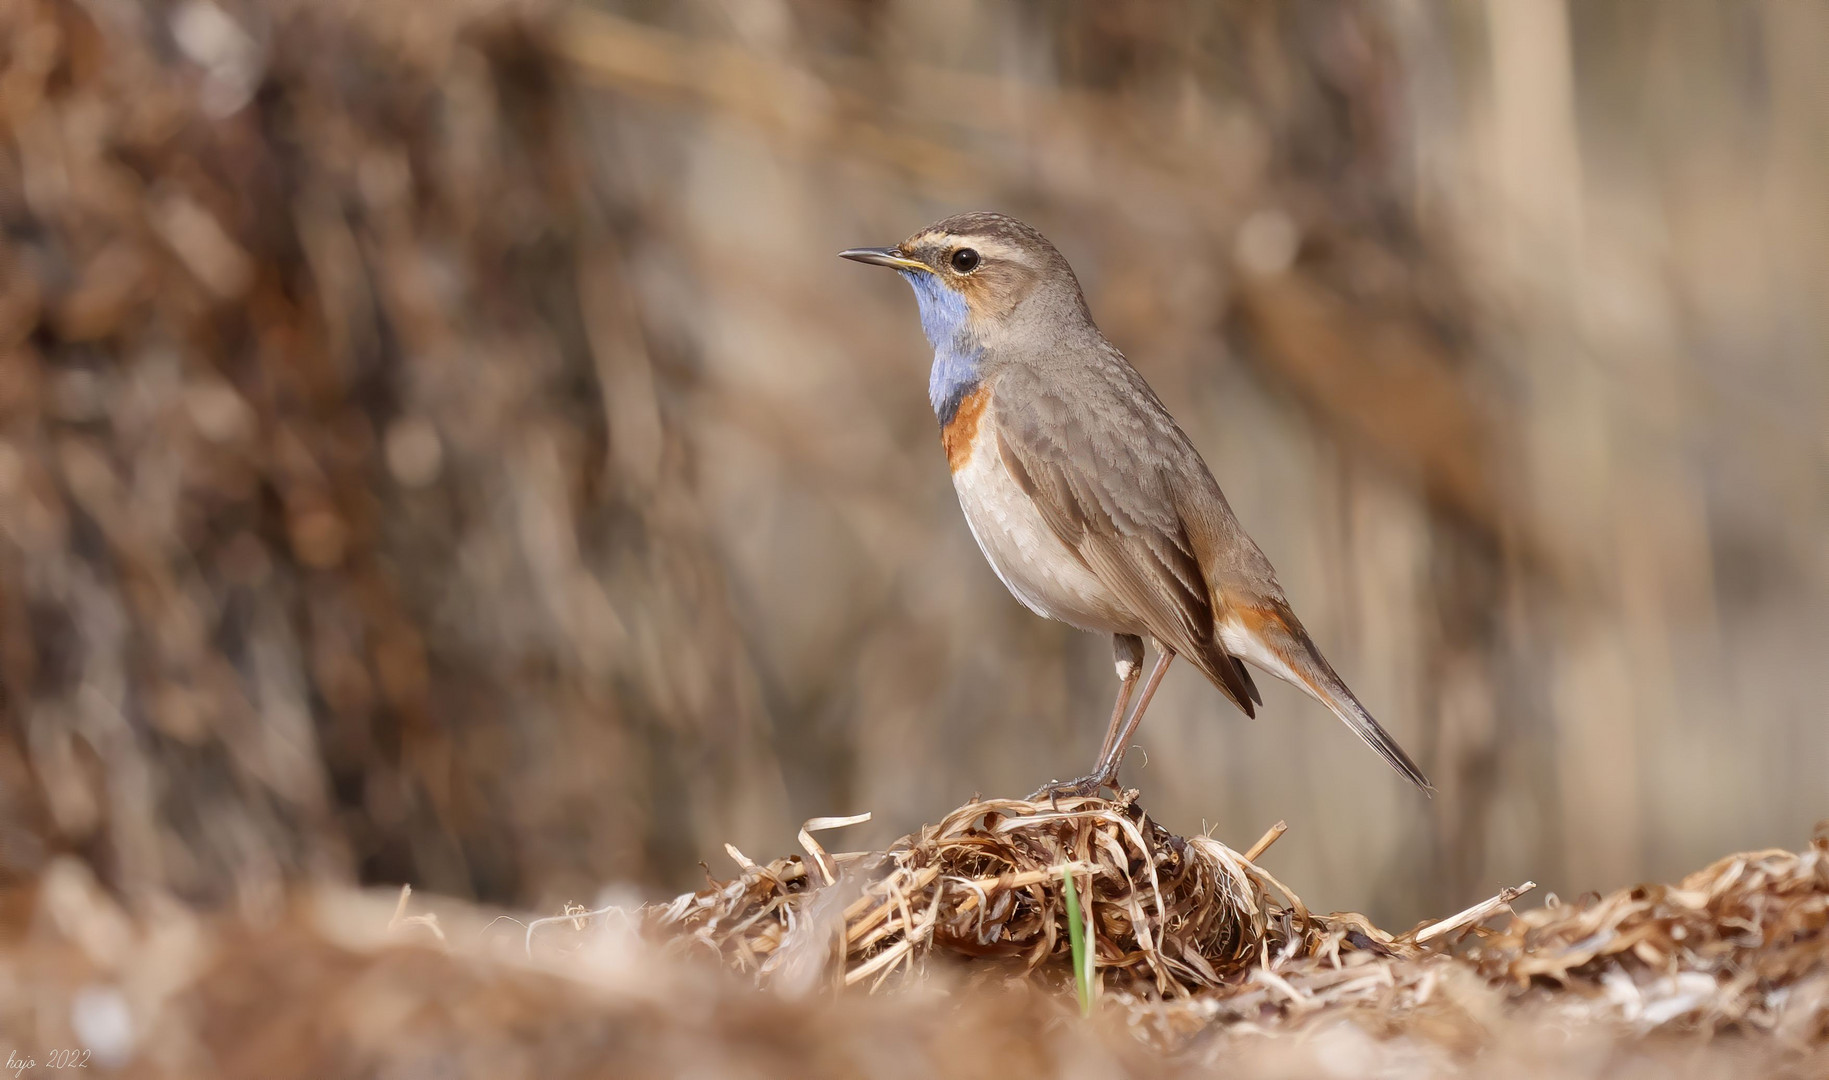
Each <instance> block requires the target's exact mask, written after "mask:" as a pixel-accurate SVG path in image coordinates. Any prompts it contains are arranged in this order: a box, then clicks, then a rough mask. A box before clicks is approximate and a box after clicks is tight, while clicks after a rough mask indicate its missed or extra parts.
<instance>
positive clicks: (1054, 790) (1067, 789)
mask: <svg viewBox="0 0 1829 1080" xmlns="http://www.w3.org/2000/svg"><path fill="white" fill-rule="evenodd" d="M1117 786H1118V785H1117V782H1116V781H1115V780H1112V779H1109V778H1107V777H1103V776H1097V775H1088V776H1082V777H1080V778H1079V779H1077V780H1066V781H1062V780H1053V781H1050V782H1048V783H1046V784H1044V785H1042V786H1041V787H1040V788H1039V789H1037V790H1036V792H1035V793H1034V794H1033V795H1030V796H1029V801H1030V802H1041V801H1042V800H1044V799H1045V800H1047V802H1048V805H1049V806H1051V807H1052V806H1054V801H1055V800H1056V799H1058V798H1060V797H1061V796H1063V795H1066V796H1069V797H1071V798H1077V799H1086V798H1091V797H1093V796H1095V795H1097V794H1099V793H1100V792H1101V791H1104V790H1105V789H1106V788H1111V789H1113V790H1114V791H1115V790H1116V789H1117Z"/></svg>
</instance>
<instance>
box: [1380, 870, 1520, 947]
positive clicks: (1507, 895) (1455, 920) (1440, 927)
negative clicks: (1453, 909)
mask: <svg viewBox="0 0 1829 1080" xmlns="http://www.w3.org/2000/svg"><path fill="white" fill-rule="evenodd" d="M1536 887H1537V883H1536V882H1534V881H1527V882H1525V883H1524V884H1522V885H1513V886H1512V887H1511V888H1509V889H1503V890H1500V892H1499V895H1497V896H1495V897H1492V898H1491V899H1489V900H1483V901H1481V902H1480V903H1477V904H1475V905H1473V906H1472V907H1470V908H1468V909H1467V910H1466V911H1463V912H1461V913H1460V914H1458V915H1450V916H1449V917H1448V918H1446V919H1443V920H1441V921H1440V922H1433V923H1430V924H1429V925H1428V926H1425V927H1423V928H1422V929H1421V930H1418V931H1416V934H1415V936H1414V937H1412V938H1411V940H1412V941H1414V942H1416V943H1417V944H1418V945H1421V944H1422V943H1423V942H1425V941H1430V940H1432V939H1434V938H1438V937H1441V936H1442V935H1443V934H1450V933H1453V932H1454V931H1456V930H1459V929H1461V928H1462V927H1465V926H1472V925H1474V924H1475V923H1480V922H1484V921H1486V920H1487V919H1488V918H1490V917H1492V916H1493V915H1494V914H1496V913H1497V912H1498V911H1499V909H1500V908H1503V907H1506V906H1508V905H1509V904H1510V903H1511V902H1512V901H1513V900H1516V899H1517V898H1518V897H1520V896H1523V895H1524V894H1525V893H1527V892H1530V891H1531V890H1532V889H1534V888H1536Z"/></svg>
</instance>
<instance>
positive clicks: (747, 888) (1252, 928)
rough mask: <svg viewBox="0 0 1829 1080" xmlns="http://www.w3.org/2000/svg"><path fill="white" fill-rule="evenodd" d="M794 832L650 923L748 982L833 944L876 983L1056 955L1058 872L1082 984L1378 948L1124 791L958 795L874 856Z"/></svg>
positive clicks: (1113, 985)
mask: <svg viewBox="0 0 1829 1080" xmlns="http://www.w3.org/2000/svg"><path fill="white" fill-rule="evenodd" d="M841 820H846V821H848V820H851V819H841ZM821 824H824V823H822V822H812V823H809V825H811V826H818V825H821ZM802 837H803V840H804V842H805V843H806V845H807V848H808V851H807V854H806V855H804V856H801V855H793V856H788V857H786V858H782V859H777V860H775V861H774V862H771V863H769V864H768V865H766V866H762V865H758V864H756V863H753V862H750V861H749V860H748V859H747V858H744V857H743V856H742V854H741V853H740V852H735V851H734V850H733V852H732V854H733V856H734V857H736V858H737V859H738V861H739V863H741V864H743V865H744V872H743V874H742V875H741V876H739V877H738V878H736V879H734V880H732V881H730V882H727V883H722V884H715V885H713V886H712V887H711V888H708V889H706V890H704V891H702V892H699V893H695V894H690V895H686V896H682V897H680V898H679V899H677V900H675V901H674V902H673V903H671V904H669V905H666V906H665V907H664V908H661V909H658V910H656V911H654V912H652V913H651V918H650V924H651V925H653V926H654V927H656V928H658V929H661V930H664V931H667V932H670V933H673V934H676V935H681V936H684V937H687V938H689V939H691V940H693V941H697V942H702V943H704V944H705V945H708V946H710V947H711V948H712V949H714V950H716V952H717V953H718V954H719V955H721V956H723V957H725V958H727V959H728V960H729V961H730V962H731V963H733V964H735V965H736V966H737V967H739V968H741V969H743V970H746V971H754V972H755V973H757V974H758V975H759V976H761V977H763V978H765V979H767V978H772V977H774V976H776V975H777V973H779V972H783V971H787V970H791V969H795V968H796V967H798V966H800V965H799V958H800V957H802V956H804V955H806V954H807V953H808V952H809V951H810V950H817V948H818V947H819V946H820V945H821V944H823V943H825V942H827V941H833V940H836V941H838V942H841V943H842V946H843V948H842V954H841V952H840V950H838V949H836V948H834V949H832V950H830V954H829V956H825V954H821V955H822V956H824V957H825V959H827V960H828V961H829V962H835V963H836V964H837V971H836V972H835V974H836V977H837V978H838V979H839V980H840V981H842V982H844V983H846V984H855V983H860V982H864V981H866V980H871V981H872V982H873V983H875V982H881V981H882V980H883V979H884V978H885V977H887V976H889V975H890V974H891V973H893V972H895V971H897V970H899V969H901V970H906V969H911V968H913V967H914V966H916V964H917V963H918V962H920V961H921V960H922V959H924V958H925V957H926V956H928V955H930V954H932V953H934V952H936V951H940V952H945V953H951V954H957V955H961V956H969V957H992V958H1003V959H1009V960H1015V961H1020V962H1022V964H1023V965H1025V966H1026V967H1027V968H1029V969H1036V968H1039V967H1041V966H1042V965H1043V964H1044V963H1046V962H1048V961H1051V960H1062V959H1064V958H1066V957H1067V955H1068V949H1069V946H1068V933H1067V910H1066V899H1065V890H1064V888H1063V884H1064V878H1065V876H1066V875H1072V876H1073V877H1074V879H1075V881H1076V882H1077V883H1078V885H1079V888H1078V890H1077V893H1078V899H1079V902H1080V903H1081V905H1082V909H1083V910H1082V916H1083V918H1084V921H1085V925H1086V926H1087V927H1089V928H1090V934H1089V940H1090V941H1091V942H1092V943H1093V946H1092V947H1093V948H1094V950H1095V954H1096V956H1095V961H1094V966H1093V970H1094V973H1095V978H1096V980H1097V981H1098V983H1099V984H1101V985H1102V986H1103V987H1105V988H1109V989H1111V990H1116V991H1123V992H1126V993H1133V994H1141V995H1145V996H1149V997H1161V998H1169V997H1186V996H1188V995H1191V994H1194V993H1197V992H1199V991H1201V990H1206V989H1210V988H1214V987H1218V986H1221V985H1223V984H1224V983H1225V982H1226V981H1227V980H1228V979H1229V978H1231V977H1233V976H1235V975H1237V974H1238V973H1239V972H1240V971H1242V970H1244V969H1246V968H1248V967H1250V966H1251V965H1254V964H1257V963H1259V962H1260V961H1261V959H1262V955H1263V953H1264V951H1265V950H1266V949H1269V950H1272V951H1274V952H1276V953H1277V955H1278V956H1279V957H1282V958H1284V959H1287V958H1290V957H1295V956H1311V955H1316V954H1318V953H1326V954H1329V955H1332V954H1335V953H1337V952H1339V951H1340V950H1342V949H1348V950H1351V949H1360V948H1367V949H1373V950H1377V951H1379V952H1391V951H1392V950H1393V947H1394V942H1393V941H1392V939H1390V938H1389V937H1388V936H1387V935H1383V934H1379V933H1378V932H1377V931H1376V930H1373V929H1372V928H1371V926H1370V924H1369V923H1366V922H1364V920H1362V919H1358V918H1357V917H1354V916H1348V917H1344V918H1340V919H1333V918H1320V917H1316V916H1314V915H1312V914H1310V913H1309V911H1308V910H1307V908H1306V907H1304V906H1303V904H1302V901H1301V899H1300V898H1299V897H1297V896H1296V895H1295V893H1293V892H1291V891H1290V890H1289V889H1287V888H1285V887H1284V886H1283V885H1282V884H1281V883H1280V882H1278V881H1277V880H1276V878H1275V877H1273V876H1272V875H1271V874H1270V873H1269V872H1267V871H1265V870H1264V869H1263V868H1262V867H1259V866H1258V865H1257V864H1256V863H1254V862H1252V861H1251V860H1250V859H1248V858H1246V857H1244V856H1243V855H1240V854H1239V853H1238V852H1235V851H1233V850H1232V849H1231V848H1228V847H1226V846H1225V845H1224V844H1222V843H1220V842H1219V841H1217V840H1214V839H1212V838H1211V837H1207V836H1195V837H1180V836H1176V835H1174V834H1172V833H1170V832H1169V831H1167V830H1166V829H1164V828H1162V827H1161V826H1160V825H1158V824H1156V823H1155V822H1154V821H1152V820H1151V819H1150V818H1149V816H1148V815H1147V814H1145V813H1144V812H1143V810H1142V808H1141V807H1139V806H1138V805H1137V804H1136V803H1135V802H1134V801H1133V800H1132V799H1130V798H1128V797H1126V798H1122V799H1120V800H1118V801H1116V802H1109V801H1106V800H1103V799H1097V798H1062V799H1057V800H1055V801H1053V802H1042V803H1036V802H1027V801H1022V800H1015V799H996V800H990V801H981V802H980V801H975V802H971V803H968V804H966V805H965V806H962V807H960V808H959V809H958V810H955V811H953V812H952V813H951V814H949V815H947V816H946V818H944V819H943V820H941V821H940V822H939V823H938V824H935V825H929V826H927V827H926V828H924V829H922V830H921V831H920V832H918V833H915V834H913V835H911V836H907V837H904V838H903V839H902V840H901V841H899V842H898V843H896V844H895V845H893V846H892V847H891V848H890V849H889V850H888V851H886V852H881V853H844V854H837V855H831V854H827V853H826V852H825V851H824V849H823V848H822V847H820V846H819V845H818V844H817V842H816V841H814V840H813V839H812V832H811V831H810V830H809V831H806V832H803V833H802ZM834 894H836V895H838V896H842V897H843V898H844V901H843V903H842V904H837V905H833V904H831V903H829V902H828V899H827V898H828V897H829V896H830V895H834Z"/></svg>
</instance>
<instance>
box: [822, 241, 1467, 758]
mask: <svg viewBox="0 0 1829 1080" xmlns="http://www.w3.org/2000/svg"><path fill="white" fill-rule="evenodd" d="M839 254H840V255H841V256H843V257H844V258H847V259H854V260H856V261H858V262H863V263H871V264H873V265H876V266H887V267H890V268H891V269H894V270H896V271H898V272H899V273H900V274H901V275H902V277H904V278H906V279H907V281H908V283H909V284H910V285H912V286H914V291H915V298H916V300H917V301H918V303H919V304H920V309H921V328H922V329H923V330H924V331H926V334H927V340H928V341H929V342H930V343H931V344H932V345H933V349H934V363H933V370H932V373H931V374H930V375H929V377H928V384H927V392H928V397H929V399H930V400H931V401H932V402H933V407H934V413H935V415H936V416H938V417H939V420H940V432H941V435H940V440H941V443H942V445H943V446H944V447H945V450H946V461H947V464H948V465H949V466H951V468H952V473H953V486H954V487H955V488H956V489H957V490H958V492H959V505H960V506H961V507H962V508H963V509H964V510H965V519H966V521H967V522H968V523H969V524H970V525H971V529H972V535H973V537H975V538H976V539H977V541H978V546H979V548H980V549H982V550H983V552H984V557H985V558H986V559H987V560H989V561H990V564H991V568H992V569H993V570H995V571H996V572H997V576H998V577H999V578H1001V579H1002V580H1003V583H1004V585H1005V586H1006V587H1007V588H1008V589H1009V590H1010V592H1012V593H1014V594H1015V596H1016V598H1017V599H1018V600H1020V601H1022V603H1023V604H1024V605H1026V606H1027V607H1028V608H1029V609H1030V610H1031V611H1034V612H1035V613H1036V614H1038V615H1043V616H1047V617H1048V618H1053V619H1059V620H1061V621H1062V622H1065V623H1068V624H1070V625H1072V626H1077V627H1079V628H1080V629H1082V630H1090V631H1094V632H1097V633H1105V634H1110V635H1111V636H1112V650H1113V653H1114V655H1115V657H1116V661H1117V674H1118V679H1119V680H1120V681H1119V686H1118V698H1117V703H1116V704H1115V705H1114V707H1113V708H1112V713H1111V724H1110V726H1109V728H1108V729H1107V731H1106V733H1105V743H1104V746H1103V747H1102V748H1101V750H1100V751H1099V758H1098V761H1097V764H1096V765H1095V767H1094V768H1093V771H1092V772H1091V773H1089V774H1088V775H1086V776H1084V777H1081V778H1080V779H1079V780H1076V781H1073V782H1070V783H1067V784H1059V785H1050V786H1049V787H1048V788H1045V789H1044V791H1052V792H1073V793H1077V794H1092V793H1094V792H1096V791H1098V790H1099V789H1101V788H1104V787H1107V786H1115V784H1116V778H1117V773H1118V766H1119V764H1120V763H1121V762H1122V761H1123V758H1124V752H1125V748H1126V747H1127V746H1128V745H1129V743H1130V740H1131V737H1132V736H1133V735H1134V734H1135V733H1136V730H1137V725H1138V724H1139V723H1140V722H1141V721H1142V719H1143V712H1144V710H1145V709H1147V708H1148V707H1149V702H1150V698H1151V697H1152V696H1153V695H1154V694H1155V692H1156V687H1157V686H1158V685H1159V684H1160V683H1161V682H1162V677H1163V675H1164V674H1165V673H1166V672H1167V671H1168V666H1169V662H1170V661H1172V660H1173V659H1174V658H1175V657H1177V656H1184V657H1186V658H1187V659H1188V661H1189V662H1190V663H1192V664H1193V665H1194V666H1195V667H1197V668H1199V669H1200V672H1201V674H1203V675H1205V676H1206V677H1207V678H1208V679H1210V680H1212V682H1213V685H1215V686H1217V687H1219V689H1220V692H1222V693H1224V694H1225V695H1226V696H1227V697H1228V698H1230V699H1231V700H1232V703H1233V704H1234V705H1237V706H1238V707H1239V708H1240V709H1243V710H1244V712H1245V715H1247V716H1253V715H1256V713H1255V708H1254V706H1256V705H1259V704H1262V703H1263V699H1262V698H1260V697H1259V696H1258V690H1257V686H1256V684H1254V683H1253V682H1252V678H1251V670H1250V667H1247V666H1246V665H1247V664H1249V665H1251V666H1252V667H1256V668H1258V669H1259V670H1262V671H1265V672H1268V673H1269V674H1271V675H1274V676H1276V677H1277V678H1280V679H1283V680H1285V681H1287V682H1289V683H1292V684H1293V685H1295V686H1297V687H1299V688H1301V689H1302V690H1304V691H1306V692H1308V693H1309V694H1310V695H1311V696H1313V697H1314V698H1315V699H1316V700H1318V701H1320V702H1321V704H1323V705H1325V706H1327V707H1328V709H1330V710H1331V711H1332V712H1333V713H1334V715H1335V716H1338V717H1339V718H1340V719H1341V720H1343V721H1344V722H1345V723H1346V725H1347V727H1350V728H1352V729H1353V731H1354V733H1356V734H1357V735H1358V736H1359V737H1360V738H1361V739H1364V740H1365V741H1366V744H1367V745H1369V746H1370V747H1371V748H1372V749H1374V750H1376V751H1378V754H1379V756H1381V757H1383V758H1384V759H1385V761H1387V762H1389V763H1390V765H1391V767H1392V768H1394V769H1396V770H1397V771H1398V772H1400V773H1402V774H1403V775H1404V776H1405V777H1407V778H1408V779H1409V780H1410V782H1411V783H1413V784H1415V785H1416V786H1417V787H1419V788H1421V789H1422V790H1423V791H1425V792H1430V791H1431V790H1432V789H1431V788H1430V787H1429V781H1428V779H1427V778H1426V777H1424V776H1423V774H1422V770H1420V769H1418V768H1417V767H1416V763H1415V762H1413V761H1411V760H1410V756H1409V755H1408V754H1406V753H1404V751H1403V748H1402V747H1400V746H1398V745H1397V742H1396V740H1394V739H1392V738H1391V736H1390V735H1389V734H1388V733H1386V731H1385V730H1384V729H1383V728H1381V727H1379V726H1378V723H1377V721H1375V720H1373V719H1372V716H1371V714H1370V713H1368V712H1366V710H1365V706H1363V705H1361V704H1360V703H1359V699H1358V698H1356V697H1354V696H1353V692H1352V691H1351V690H1349V689H1347V686H1346V683H1345V682H1343V681H1341V679H1340V676H1338V675H1336V674H1335V673H1334V669H1333V667H1332V666H1330V665H1329V664H1328V662H1327V660H1326V659H1325V658H1324V657H1322V655H1321V651H1320V650H1319V649H1317V648H1316V647H1315V643H1314V642H1313V641H1312V640H1311V639H1310V638H1309V636H1308V632H1307V631H1306V630H1304V629H1303V628H1302V624H1301V622H1300V621H1298V620H1297V619H1296V616H1295V613H1294V612H1293V611H1291V610H1290V608H1289V601H1288V599H1287V598H1286V597H1285V596H1284V595H1283V589H1282V586H1280V585H1278V584H1277V579H1276V572H1275V571H1274V570H1273V569H1271V566H1270V560H1268V559H1266V558H1265V557H1264V553H1263V552H1262V551H1260V550H1258V546H1257V545H1256V544H1255V543H1253V542H1252V540H1251V538H1250V537H1249V536H1246V535H1245V531H1244V529H1242V528H1240V526H1239V523H1238V519H1237V518H1235V517H1233V516H1232V508H1231V507H1230V506H1228V505H1226V497H1225V495H1224V494H1222V493H1221V492H1220V490H1219V484H1218V483H1217V482H1216V481H1215V480H1214V479H1213V474H1212V473H1211V472H1210V471H1208V469H1207V465H1206V462H1204V461H1202V460H1201V457H1200V454H1199V452H1198V451H1196V450H1195V449H1194V444H1193V443H1191V442H1190V441H1188V437H1187V435H1186V434H1184V433H1183V432H1182V430H1181V428H1180V427H1179V426H1178V425H1177V424H1176V423H1175V420H1174V418H1173V417H1171V416H1170V415H1169V413H1168V410H1167V409H1166V408H1164V407H1163V405H1162V401H1161V400H1160V399H1159V398H1157V397H1156V394H1155V392H1154V391H1153V390H1151V389H1150V388H1149V384H1148V383H1146V382H1144V381H1143V376H1141V375H1139V374H1138V373H1137V371H1136V369H1135V368H1133V367H1131V366H1130V363H1129V362H1128V361H1127V360H1125V359H1124V354H1123V353H1120V352H1119V351H1118V350H1117V348H1116V347H1114V346H1113V345H1112V344H1111V342H1109V341H1107V340H1105V335H1104V334H1102V333H1100V332H1099V328H1098V327H1097V326H1094V325H1093V322H1092V313H1091V312H1090V311H1088V310H1087V307H1086V301H1085V298H1084V297H1083V296H1082V295H1081V293H1080V285H1079V281H1078V279H1076V278H1075V277H1074V275H1073V268H1072V267H1070V266H1068V265H1067V260H1066V259H1064V258H1062V257H1061V253H1060V252H1058V251H1056V250H1055V248H1054V245H1053V244H1050V243H1049V242H1048V240H1047V238H1045V237H1043V236H1042V234H1041V233H1039V232H1036V231H1035V230H1034V229H1032V228H1030V227H1029V226H1027V225H1024V224H1023V223H1022V222H1020V221H1017V220H1015V219H1014V218H1009V217H1005V216H1004V215H1002V214H991V213H974V214H960V215H958V216H956V217H950V218H947V219H946V220H944V221H941V222H939V223H937V224H935V225H931V226H929V227H928V228H925V229H922V230H921V231H920V232H917V233H915V234H914V235H913V236H911V237H909V238H908V239H907V240H904V241H902V242H901V243H900V244H898V245H896V246H895V247H887V248H853V249H851V250H849V251H842V252H840V253H839ZM1145 636H1148V637H1149V638H1151V639H1152V640H1153V641H1154V642H1155V644H1156V648H1157V651H1158V654H1159V655H1158V657H1157V660H1156V665H1155V667H1154V668H1153V669H1152V670H1151V672H1150V676H1149V680H1148V681H1147V682H1145V683H1144V684H1143V692H1142V694H1141V695H1140V696H1139V697H1138V699H1137V706H1136V709H1135V710H1134V711H1133V712H1131V713H1130V714H1129V717H1128V719H1127V718H1126V715H1125V707H1126V705H1128V704H1129V702H1130V699H1131V696H1132V693H1133V691H1134V690H1135V688H1136V685H1137V680H1138V677H1139V675H1140V674H1141V673H1142V663H1143V638H1144V637H1145ZM1038 794H1039V793H1038Z"/></svg>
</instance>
